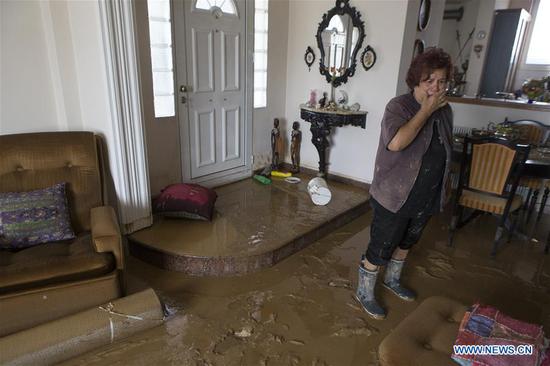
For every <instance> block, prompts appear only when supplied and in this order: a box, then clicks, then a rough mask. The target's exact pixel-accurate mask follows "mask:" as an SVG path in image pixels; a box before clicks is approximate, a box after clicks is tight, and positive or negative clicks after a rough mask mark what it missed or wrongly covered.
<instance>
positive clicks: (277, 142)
mask: <svg viewBox="0 0 550 366" xmlns="http://www.w3.org/2000/svg"><path fill="white" fill-rule="evenodd" d="M281 145H282V141H281V132H280V131H279V119H278V118H275V119H274V120H273V129H272V130H271V169H273V170H276V169H278V168H279V157H280V153H281Z"/></svg>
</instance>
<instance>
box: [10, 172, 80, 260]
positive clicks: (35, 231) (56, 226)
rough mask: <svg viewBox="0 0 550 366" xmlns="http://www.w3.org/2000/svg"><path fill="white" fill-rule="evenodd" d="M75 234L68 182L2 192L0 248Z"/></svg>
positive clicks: (18, 247)
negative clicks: (19, 190)
mask: <svg viewBox="0 0 550 366" xmlns="http://www.w3.org/2000/svg"><path fill="white" fill-rule="evenodd" d="M74 237H75V234H74V232H73V229H72V228H71V221H70V213H69V209H68V205H67V197H66V196H65V183H58V184H55V185H54V186H52V187H48V188H44V189H38V190H34V191H30V192H4V193H0V248H7V249H20V248H27V247H30V246H34V245H37V244H42V243H48V242H53V241H60V240H68V239H73V238H74Z"/></svg>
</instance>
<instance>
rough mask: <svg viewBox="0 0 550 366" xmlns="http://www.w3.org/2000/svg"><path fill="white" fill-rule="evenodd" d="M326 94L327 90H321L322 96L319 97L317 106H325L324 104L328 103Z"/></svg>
mask: <svg viewBox="0 0 550 366" xmlns="http://www.w3.org/2000/svg"><path fill="white" fill-rule="evenodd" d="M327 99H328V94H327V92H323V97H322V98H321V99H319V108H325V106H326V105H327V103H328V100H327Z"/></svg>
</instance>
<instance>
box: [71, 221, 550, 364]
mask: <svg viewBox="0 0 550 366" xmlns="http://www.w3.org/2000/svg"><path fill="white" fill-rule="evenodd" d="M370 219H371V218H370V214H366V215H364V216H362V217H360V218H358V219H357V220H355V221H353V222H351V223H350V224H348V225H346V226H344V227H342V228H341V229H339V230H337V231H335V232H333V233H331V234H330V235H328V236H327V237H325V238H323V239H322V240H320V241H319V242H317V243H315V244H313V245H311V246H310V247H308V248H306V249H305V250H303V251H301V252H299V253H297V254H295V255H293V256H291V257H290V258H288V259H286V260H284V261H282V262H281V263H279V264H277V265H276V266H274V267H272V268H269V269H266V270H263V271H261V272H258V273H255V274H250V275H247V276H242V277H233V278H193V277H188V276H185V275H184V274H181V273H175V272H168V271H163V270H160V269H157V268H155V267H152V266H149V265H147V264H144V263H142V262H140V261H138V260H136V259H130V272H131V274H132V275H133V276H134V283H135V284H137V283H138V282H139V281H144V282H146V283H147V284H148V285H150V286H152V287H153V288H155V289H156V290H157V293H158V294H159V296H160V297H161V298H162V299H163V300H164V301H165V302H166V303H167V304H168V306H169V307H170V308H171V309H173V310H174V311H175V314H174V315H172V316H171V317H170V318H169V320H168V321H166V323H165V324H164V325H163V326H161V327H158V328H155V329H151V330H149V331H146V332H143V333H141V334H138V335H136V336H133V337H131V338H129V339H127V340H123V341H121V342H119V343H116V344H113V345H111V346H108V347H104V348H102V349H100V350H97V351H95V352H93V353H90V354H86V355H83V356H81V357H79V358H77V359H74V360H71V361H69V362H67V363H66V364H65V365H376V364H378V362H377V353H376V350H377V347H378V344H379V343H380V342H381V340H382V339H383V338H384V337H385V336H386V335H387V334H388V333H389V332H390V331H391V329H392V328H394V327H395V326H396V325H397V324H398V323H399V322H400V321H401V320H402V319H403V318H404V317H406V316H407V315H408V314H410V313H411V312H412V311H413V310H414V309H415V308H416V307H417V306H418V304H419V303H420V302H421V301H422V300H424V299H426V298H427V297H430V296H433V295H443V296H447V297H450V298H453V299H455V300H458V301H460V302H462V303H464V304H470V303H472V302H473V301H476V300H481V301H483V302H485V303H488V304H493V305H496V306H498V307H499V308H500V309H501V310H503V311H505V312H507V313H508V314H510V315H512V316H514V317H517V318H520V319H523V320H526V321H531V322H537V323H541V324H543V325H544V327H545V331H546V332H547V333H548V334H550V306H549V304H550V260H549V257H550V256H544V255H543V254H542V247H543V246H542V245H541V244H540V243H535V242H522V241H517V240H512V242H511V243H510V244H509V245H506V246H505V247H503V248H502V250H501V252H500V253H499V255H498V257H497V259H496V260H491V259H489V256H488V254H489V250H490V243H491V240H492V237H493V235H494V230H495V219H494V218H491V217H485V216H483V217H480V218H479V219H477V221H474V222H472V223H471V224H469V226H466V227H465V228H463V229H462V230H461V231H459V233H458V234H457V235H456V239H455V242H456V247H455V248H448V247H447V246H446V243H445V239H446V235H447V230H446V223H448V220H449V217H448V215H441V216H440V217H436V218H434V219H432V221H431V222H430V224H429V226H428V228H427V229H426V231H425V233H424V236H423V238H422V240H421V242H420V243H419V245H418V246H417V247H416V248H415V249H414V250H413V251H412V252H411V254H410V256H409V260H408V263H407V266H406V267H405V269H404V274H403V281H404V282H405V283H406V284H407V285H409V286H410V287H411V288H413V289H415V290H416V291H417V292H418V295H419V299H418V300H417V301H415V302H412V303H406V302H402V301H400V300H398V299H396V298H395V297H394V296H393V295H392V294H390V293H389V292H387V291H385V290H384V289H382V288H381V287H379V288H377V294H378V297H379V299H380V301H381V303H382V304H383V306H384V307H386V308H387V310H388V318H387V319H386V320H384V321H376V320H372V319H370V318H369V317H368V316H367V315H366V314H365V313H364V312H363V311H362V309H361V308H360V307H359V306H358V304H357V303H356V302H355V300H354V299H353V298H352V294H353V291H354V287H355V283H356V281H357V278H356V276H357V274H356V271H357V267H356V264H357V261H358V257H359V256H360V254H361V252H362V251H363V250H364V249H365V245H366V243H367V242H368V237H369V233H368V225H369V223H370ZM544 220H545V223H543V224H542V225H540V226H541V227H542V228H544V227H546V228H548V227H550V225H548V223H549V222H550V220H549V218H548V217H545V218H544ZM546 230H547V229H546ZM536 235H537V237H538V238H539V240H542V238H543V235H546V234H545V233H544V232H543V231H542V230H540V232H538V233H537V234H536Z"/></svg>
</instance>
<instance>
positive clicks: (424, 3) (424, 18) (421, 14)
mask: <svg viewBox="0 0 550 366" xmlns="http://www.w3.org/2000/svg"><path fill="white" fill-rule="evenodd" d="M431 7H432V2H431V0H421V1H420V9H419V10H418V30H419V31H423V30H424V29H426V27H427V26H428V22H429V21H430V8H431Z"/></svg>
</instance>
